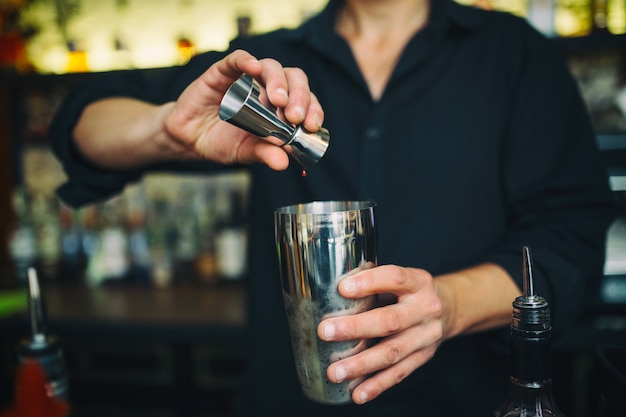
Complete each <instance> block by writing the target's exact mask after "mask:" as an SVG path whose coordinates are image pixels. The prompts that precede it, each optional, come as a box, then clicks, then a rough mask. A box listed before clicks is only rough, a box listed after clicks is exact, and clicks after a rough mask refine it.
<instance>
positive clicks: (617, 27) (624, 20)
mask: <svg viewBox="0 0 626 417" xmlns="http://www.w3.org/2000/svg"><path fill="white" fill-rule="evenodd" d="M606 13H607V16H606V27H607V29H608V31H609V32H610V33H612V34H613V35H623V34H625V33H626V0H608V1H607V3H606Z"/></svg>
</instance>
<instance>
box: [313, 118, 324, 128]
mask: <svg viewBox="0 0 626 417" xmlns="http://www.w3.org/2000/svg"><path fill="white" fill-rule="evenodd" d="M313 120H315V124H316V125H317V127H318V128H320V127H322V119H321V118H320V117H319V116H315V117H314V118H313Z"/></svg>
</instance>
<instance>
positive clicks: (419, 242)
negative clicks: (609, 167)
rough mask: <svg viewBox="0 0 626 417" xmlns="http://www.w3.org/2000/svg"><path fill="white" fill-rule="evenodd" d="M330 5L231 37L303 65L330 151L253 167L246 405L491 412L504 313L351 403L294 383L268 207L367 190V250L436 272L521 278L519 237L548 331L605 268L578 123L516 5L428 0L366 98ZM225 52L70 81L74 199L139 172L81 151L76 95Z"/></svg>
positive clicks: (552, 53) (587, 136) (184, 78)
mask: <svg viewBox="0 0 626 417" xmlns="http://www.w3.org/2000/svg"><path fill="white" fill-rule="evenodd" d="M340 4H341V1H339V0H331V1H330V3H329V5H328V6H327V8H326V9H325V10H324V11H322V12H321V13H320V14H319V15H318V16H316V17H314V18H312V19H311V20H310V21H308V22H306V23H305V24H303V25H302V26H301V27H299V28H298V29H295V30H279V31H276V32H273V33H269V34H265V35H261V36H257V37H252V38H246V39H236V40H235V41H233V43H232V45H231V49H233V48H242V49H246V50H248V51H250V52H251V53H252V54H254V55H255V56H257V57H258V58H263V57H273V58H275V59H277V60H279V61H280V62H281V63H282V64H283V65H285V66H296V67H300V68H302V69H304V71H305V72H306V73H307V75H308V76H309V81H310V84H311V88H312V91H313V92H314V93H315V94H316V95H317V97H318V98H319V100H320V102H321V104H322V106H323V108H324V110H325V115H326V117H325V122H324V126H325V127H327V128H328V129H329V131H330V133H331V144H330V147H329V150H328V152H327V154H326V155H325V157H324V158H323V159H322V160H321V162H320V163H319V164H318V165H317V166H315V167H314V168H312V169H310V170H309V172H308V175H307V177H306V178H303V177H301V176H300V172H299V170H298V168H297V167H296V166H295V165H294V166H292V167H290V168H289V169H288V170H287V171H286V172H273V171H271V170H270V169H268V168H267V167H265V166H261V165H255V166H251V167H250V171H251V173H252V176H253V188H252V195H251V204H252V209H251V213H252V216H253V218H252V225H251V231H250V233H251V242H252V248H251V256H250V262H251V265H250V269H249V270H250V271H252V272H251V276H250V279H249V291H250V297H249V299H250V305H249V317H250V345H249V347H250V351H251V355H250V366H249V371H250V372H249V379H248V380H247V384H246V386H245V387H244V389H243V391H242V392H243V396H242V401H241V402H240V405H241V407H242V408H244V409H245V408H247V409H248V410H249V411H247V412H246V411H244V412H243V414H247V415H257V414H259V413H267V414H268V415H274V416H292V415H299V416H308V415H311V416H313V415H326V416H351V415H354V416H389V415H395V416H409V415H410V416H428V417H435V416H456V415H472V416H479V415H489V414H490V413H491V411H492V410H493V408H495V407H496V406H497V405H498V403H499V402H500V401H501V400H502V399H503V398H504V396H505V393H506V386H507V380H508V377H507V376H508V365H507V364H508V356H507V355H508V352H507V348H508V342H507V335H506V334H507V332H506V329H501V330H497V331H492V332H485V333H481V334H475V335H470V336H462V337H458V338H456V339H454V340H450V341H447V342H445V343H444V344H443V345H442V346H441V347H440V349H439V350H438V352H437V354H436V356H435V358H434V359H433V360H431V361H430V362H429V363H428V364H426V365H425V366H424V367H422V368H420V369H419V370H417V371H416V372H414V373H413V374H412V375H411V376H409V377H408V378H407V379H406V380H404V381H403V382H402V383H400V384H399V385H397V386H396V387H394V388H393V389H392V390H390V391H388V392H387V393H385V394H383V395H382V396H381V397H380V398H379V399H376V400H374V401H372V402H371V403H368V404H366V405H364V406H354V405H352V406H334V407H323V406H318V405H314V404H312V403H309V402H308V401H307V400H305V399H304V397H303V396H302V394H301V393H300V390H299V387H298V383H297V379H296V374H295V369H294V366H293V363H292V357H291V353H290V346H289V339H288V331H287V325H286V319H285V316H284V313H283V308H282V295H281V289H280V285H279V277H278V268H277V260H276V253H275V249H274V231H273V210H274V209H275V208H277V207H279V206H282V205H286V204H293V203H300V202H307V201H311V200H348V199H358V200H363V199H372V200H375V201H376V202H377V203H378V211H377V222H378V232H379V262H380V263H381V264H397V265H401V266H407V267H419V268H425V269H427V270H429V271H430V272H431V273H432V274H433V275H437V274H441V273H445V272H450V271H454V270H457V269H460V268H464V267H468V266H472V265H475V264H478V263H481V262H496V263H497V264H499V265H501V266H502V267H503V268H505V269H506V270H507V271H508V272H509V273H510V274H511V276H513V277H514V278H515V280H516V281H517V282H518V283H520V281H521V278H520V277H521V270H522V262H521V248H522V245H529V246H530V248H531V250H532V251H533V259H534V262H535V270H536V275H537V277H536V284H537V291H538V293H539V294H541V295H543V296H544V297H546V298H547V299H548V301H549V302H550V303H551V308H552V313H553V325H554V328H555V331H556V332H557V333H558V332H566V331H567V330H568V326H570V325H571V324H573V323H574V321H575V320H576V318H577V317H578V316H579V312H580V311H579V310H580V307H579V306H580V305H581V304H582V297H583V296H584V294H585V291H587V290H588V288H589V286H590V285H591V284H592V283H593V281H594V280H597V279H599V278H600V277H601V274H602V264H603V260H604V238H605V231H606V227H607V225H608V224H609V222H610V220H611V219H612V216H613V206H612V198H611V195H610V191H609V188H608V185H607V183H608V182H607V177H606V173H605V171H604V168H603V166H602V164H601V163H600V160H599V157H598V152H597V150H596V147H595V142H594V133H593V129H592V125H591V123H590V120H589V118H588V115H587V113H586V109H585V106H584V104H583V102H582V100H581V97H580V95H579V92H578V90H577V86H576V83H575V80H574V79H573V78H572V76H571V75H570V74H569V73H568V71H567V69H566V66H565V64H564V62H563V61H562V59H561V58H560V57H559V54H558V52H557V51H556V50H555V49H554V48H553V46H552V44H551V43H550V42H549V41H547V40H546V39H545V38H543V37H542V36H541V35H540V34H538V33H537V32H536V31H534V30H533V29H531V28H530V27H529V26H528V25H527V23H526V22H525V21H524V20H522V19H520V18H517V17H514V16H512V15H508V14H505V13H500V12H486V11H482V10H478V9H472V8H468V7H464V6H461V5H459V4H456V3H454V2H453V1H451V0H434V1H433V2H432V4H433V7H432V12H431V16H430V18H429V23H428V25H427V26H426V27H425V28H424V29H423V30H421V31H420V32H419V33H417V34H416V35H415V37H414V38H413V39H412V40H411V41H410V43H409V44H408V45H407V47H406V49H405V50H404V52H403V54H402V56H401V59H400V61H399V62H398V64H397V66H396V68H395V70H394V72H393V75H392V77H391V79H390V81H389V83H388V85H387V87H386V89H385V91H384V94H383V95H382V97H381V98H380V100H377V101H375V100H372V98H371V96H370V94H369V92H368V88H367V85H366V83H365V81H364V79H363V77H362V75H361V73H360V72H359V70H358V67H357V64H356V62H355V60H354V58H353V55H352V53H351V51H350V48H349V46H348V44H347V43H346V42H345V41H344V40H343V39H342V38H341V37H339V36H338V35H337V34H336V33H335V32H334V22H335V15H336V11H337V8H338V7H339V6H340ZM222 56H224V53H218V52H211V53H206V54H202V55H200V56H198V57H196V58H194V59H193V60H192V61H191V62H190V63H189V64H188V65H186V66H184V67H180V68H173V69H171V70H164V71H160V72H159V73H158V74H157V75H154V74H152V75H146V74H143V73H142V72H139V73H135V72H131V73H128V74H124V75H123V76H115V77H114V78H113V79H112V80H109V81H103V82H101V83H98V85H92V86H89V87H87V88H82V89H79V90H77V91H75V92H74V93H73V94H72V96H71V97H69V99H68V100H67V101H66V102H65V104H64V105H63V107H62V108H61V110H60V111H59V113H58V115H57V117H56V119H55V122H54V124H53V126H52V128H51V136H52V140H53V146H54V148H55V150H56V152H57V154H58V155H59V157H60V159H61V160H62V162H63V164H64V167H65V169H66V170H67V173H68V175H69V182H68V183H67V184H65V185H64V186H62V187H61V189H60V190H59V194H60V196H61V197H62V198H63V199H64V200H66V201H67V202H69V203H71V204H74V205H80V204H85V203H88V202H91V201H95V200H97V199H101V198H104V197H105V196H108V195H110V194H111V193H116V192H119V191H120V190H121V189H122V187H123V186H124V184H125V183H127V182H128V181H132V180H136V179H138V178H140V175H141V173H142V172H143V170H137V171H132V172H116V173H113V172H108V171H103V170H101V169H99V168H97V167H95V166H93V165H91V164H90V163H89V162H88V161H86V160H84V159H83V158H82V157H81V156H80V154H79V153H78V151H77V150H76V149H75V147H74V145H73V142H72V140H71V137H70V136H71V135H70V131H71V128H72V126H73V124H74V123H75V121H76V120H77V118H78V117H79V115H80V110H81V109H82V108H83V107H84V105H85V104H86V103H88V102H90V101H92V100H94V99H96V98H99V97H105V96H112V95H126V96H134V97H139V98H143V99H146V100H149V101H152V102H154V103H163V102H166V101H169V100H174V99H176V97H177V96H178V95H179V94H180V93H181V91H182V90H183V89H184V88H185V87H186V86H187V85H188V84H189V83H190V82H191V81H192V80H193V79H195V78H196V77H197V76H199V75H200V74H201V73H202V72H203V71H204V70H205V69H206V68H208V66H209V65H210V64H211V63H213V62H214V61H216V60H217V59H219V58H221V57H222ZM146 169H206V170H211V169H217V167H216V166H215V165H213V164H211V163H197V162H194V163H189V164H185V165H182V164H178V163H171V164H159V165H158V166H153V167H146ZM511 301H513V300H511ZM468 411H469V412H468Z"/></svg>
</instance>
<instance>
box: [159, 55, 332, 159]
mask: <svg viewBox="0 0 626 417" xmlns="http://www.w3.org/2000/svg"><path fill="white" fill-rule="evenodd" d="M244 73H246V74H249V75H251V76H252V77H254V78H255V79H257V81H259V83H260V84H261V85H263V86H264V87H265V94H266V98H267V99H268V100H269V102H270V103H271V104H272V105H273V106H275V107H277V108H278V109H279V110H280V111H281V112H282V113H283V114H284V116H285V118H286V119H287V121H289V122H290V123H292V124H294V125H295V124H301V123H303V124H304V127H305V128H306V129H307V130H309V131H311V132H315V131H317V130H319V128H320V126H321V125H322V120H323V117H324V114H323V111H322V108H321V106H320V104H319V102H318V101H317V98H316V97H315V96H314V95H313V94H312V93H311V91H310V89H309V84H308V79H307V76H306V75H305V74H304V72H303V71H302V70H300V69H297V68H284V67H282V66H281V64H280V63H278V62H277V61H275V60H272V59H262V60H257V59H256V58H255V57H253V56H252V55H250V54H249V53H247V52H245V51H242V50H238V51H235V52H233V53H231V54H230V55H228V56H227V57H225V58H224V59H223V60H221V61H219V62H217V63H215V64H214V65H212V66H211V67H210V68H209V69H208V70H207V71H206V72H205V73H204V74H202V76H200V77H199V78H198V79H197V80H195V81H194V82H193V83H192V84H190V85H189V86H188V87H187V89H186V90H185V91H184V92H183V93H182V94H181V96H180V97H179V98H178V100H177V101H176V103H175V105H174V106H173V107H172V108H171V109H170V112H169V114H168V115H167V117H166V118H165V123H164V126H165V130H166V132H167V133H168V134H169V135H170V136H171V138H172V139H173V140H174V141H176V142H177V143H178V144H180V145H181V146H182V147H184V148H186V149H189V150H192V151H193V152H194V153H195V154H196V155H197V156H199V157H201V158H205V159H210V160H213V161H216V162H219V163H223V164H232V163H245V164H250V163H255V162H261V163H265V164H267V165H268V166H269V167H270V168H272V169H275V170H283V169H285V168H286V167H287V166H288V164H289V159H288V155H287V153H286V152H285V151H284V150H283V149H282V148H280V147H279V146H276V145H280V144H282V142H280V141H278V140H277V141H274V143H272V140H271V139H270V140H262V139H259V138H258V137H256V136H254V135H252V134H250V133H248V132H246V131H244V130H242V129H240V128H237V127H235V126H232V125H230V124H229V123H226V122H223V121H222V120H220V118H219V106H220V102H221V100H222V98H223V97H224V94H225V93H226V91H227V90H228V88H229V87H230V86H231V85H232V84H233V83H234V82H235V81H236V80H237V79H238V78H239V77H240V76H241V75H243V74H244Z"/></svg>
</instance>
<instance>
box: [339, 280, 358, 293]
mask: <svg viewBox="0 0 626 417" xmlns="http://www.w3.org/2000/svg"><path fill="white" fill-rule="evenodd" d="M341 288H342V289H343V292H344V293H346V294H352V293H354V291H355V290H356V284H355V283H354V280H353V279H352V278H346V279H344V280H343V281H342V282H341Z"/></svg>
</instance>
